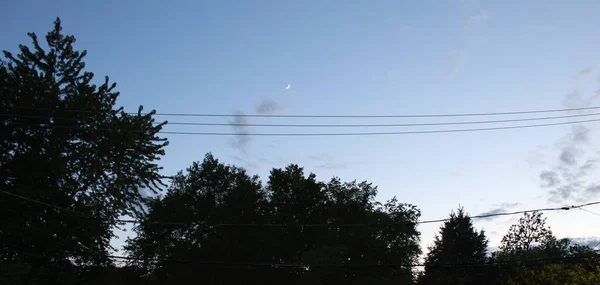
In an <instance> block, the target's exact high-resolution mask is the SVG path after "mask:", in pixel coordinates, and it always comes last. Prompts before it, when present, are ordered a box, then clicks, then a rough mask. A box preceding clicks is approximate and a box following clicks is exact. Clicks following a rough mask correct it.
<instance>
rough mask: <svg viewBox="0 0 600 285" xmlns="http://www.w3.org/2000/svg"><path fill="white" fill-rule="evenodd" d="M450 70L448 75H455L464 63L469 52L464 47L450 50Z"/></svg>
mask: <svg viewBox="0 0 600 285" xmlns="http://www.w3.org/2000/svg"><path fill="white" fill-rule="evenodd" d="M449 58H450V72H449V73H448V76H449V77H453V76H454V75H456V74H457V73H458V72H459V71H460V70H461V69H462V67H463V66H464V65H465V63H466V62H467V60H468V58H469V52H468V50H467V49H466V48H461V49H455V50H452V51H450V55H449Z"/></svg>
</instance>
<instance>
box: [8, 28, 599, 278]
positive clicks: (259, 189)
mask: <svg viewBox="0 0 600 285" xmlns="http://www.w3.org/2000/svg"><path fill="white" fill-rule="evenodd" d="M29 35H30V37H31V39H32V41H33V43H32V46H31V47H28V46H24V45H23V46H19V50H20V51H19V54H17V55H13V54H11V53H9V52H6V51H5V52H4V59H3V60H2V61H1V62H0V95H1V99H0V118H1V120H2V123H1V124H0V137H1V140H0V183H1V184H0V205H1V206H0V246H1V248H0V284H413V283H418V284H598V282H600V268H599V267H598V266H599V262H598V254H597V252H596V251H594V250H593V249H591V248H589V247H586V246H580V245H575V244H572V243H571V242H570V241H569V240H568V239H557V238H556V237H555V236H554V235H553V234H552V232H551V231H550V229H549V228H548V227H547V226H546V224H545V219H544V218H543V217H542V214H541V213H538V212H533V213H528V214H525V215H524V216H523V217H522V218H521V219H520V220H519V221H518V223H516V224H515V225H513V226H512V227H511V228H510V229H509V231H508V233H507V234H506V235H505V237H504V238H503V240H502V245H501V247H500V248H499V250H498V251H496V252H493V253H488V252H487V248H488V246H487V242H488V241H487V238H486V236H485V233H484V232H483V231H477V230H476V229H475V228H474V227H473V223H472V220H471V218H470V217H469V215H468V214H467V213H466V212H465V211H464V210H463V209H462V208H461V209H458V210H457V211H455V212H452V213H451V214H450V217H449V219H448V220H447V221H446V222H444V223H443V225H442V226H441V228H440V232H439V234H438V235H437V236H436V239H435V241H434V243H433V245H432V246H431V248H430V249H429V252H428V254H427V255H426V258H425V260H424V261H423V260H420V256H421V254H422V252H421V249H420V246H419V244H420V233H419V231H418V230H417V225H418V223H419V218H420V211H419V210H418V208H417V207H416V206H414V205H410V204H406V203H400V202H399V201H398V200H397V199H396V198H394V199H391V200H389V201H387V202H385V203H380V202H377V201H376V200H375V198H376V195H377V188H376V187H375V186H373V185H372V184H370V183H368V182H360V183H358V182H356V181H352V182H343V181H341V180H340V179H338V178H332V179H331V180H329V181H319V180H317V178H316V176H315V175H314V174H312V173H305V172H304V170H303V168H301V167H300V166H298V165H293V164H291V165H289V166H287V167H285V168H283V169H273V170H272V171H271V172H270V175H269V177H268V180H267V181H266V183H265V184H264V185H263V183H262V181H261V180H260V179H259V177H257V176H251V175H249V174H248V173H247V172H246V171H245V170H244V169H242V168H238V167H235V166H231V165H227V164H224V163H222V162H220V161H219V160H217V159H216V158H214V157H213V156H212V155H210V154H207V155H206V156H205V158H204V159H203V160H202V161H199V162H194V163H193V164H192V165H191V166H190V167H189V168H188V169H186V170H185V171H181V172H179V173H178V174H177V175H175V176H174V177H164V176H162V175H161V174H160V171H161V168H160V167H159V165H158V161H159V160H160V157H161V156H163V155H164V148H165V147H166V145H167V143H168V142H167V141H166V139H164V138H162V137H161V136H160V131H161V130H162V127H163V126H164V125H165V124H166V122H155V120H154V118H153V115H154V111H152V112H150V113H143V112H142V108H141V107H140V109H139V110H138V112H137V113H127V112H125V111H124V110H123V109H122V108H116V99H117V97H118V96H119V93H118V92H116V91H115V84H114V83H110V82H109V79H108V78H106V79H105V80H104V81H103V82H102V84H100V85H98V86H96V85H94V84H93V78H94V75H93V74H92V73H90V72H87V71H85V70H84V69H85V64H84V62H83V58H84V56H85V54H86V52H85V51H83V52H78V51H76V50H75V49H74V48H73V43H74V42H75V38H74V37H73V36H66V35H63V34H62V32H61V25H60V21H59V20H58V19H57V21H56V22H55V26H54V29H53V30H52V31H51V32H50V33H48V35H47V36H46V39H45V41H43V42H42V41H39V40H38V38H37V36H36V35H35V34H29ZM162 190H166V191H164V192H162V193H163V195H160V196H159V195H157V194H159V193H161V191H162ZM124 216H127V217H132V219H133V220H135V221H136V223H135V227H134V231H135V233H136V235H134V237H133V238H132V239H130V240H127V242H126V247H125V252H124V253H122V252H119V253H117V254H119V255H118V256H115V255H114V253H111V252H112V251H111V250H112V249H111V247H110V241H111V239H112V238H114V237H115V235H114V233H113V230H114V229H115V228H118V227H122V226H124V223H130V222H132V220H126V221H125V220H121V218H122V217H124Z"/></svg>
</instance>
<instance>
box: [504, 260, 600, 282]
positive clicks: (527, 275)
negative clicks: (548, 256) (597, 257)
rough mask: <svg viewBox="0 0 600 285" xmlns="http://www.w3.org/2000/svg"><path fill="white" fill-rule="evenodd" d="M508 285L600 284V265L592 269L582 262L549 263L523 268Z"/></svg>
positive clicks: (512, 277)
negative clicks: (537, 266) (539, 266)
mask: <svg viewBox="0 0 600 285" xmlns="http://www.w3.org/2000/svg"><path fill="white" fill-rule="evenodd" d="M507 284H508V285H513V284H514V285H517V284H518V285H537V284H548V285H564V284H573V285H595V284H600V266H596V267H594V268H592V269H590V268H586V267H585V266H584V265H581V264H548V265H545V266H543V267H541V268H531V269H529V270H523V271H521V272H519V273H518V274H515V275H514V276H511V278H510V279H509V280H508V283H507Z"/></svg>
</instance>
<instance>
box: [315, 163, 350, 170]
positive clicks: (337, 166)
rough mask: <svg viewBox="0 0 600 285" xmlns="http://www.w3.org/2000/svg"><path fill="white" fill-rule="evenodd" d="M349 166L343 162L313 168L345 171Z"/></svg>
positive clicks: (322, 164)
mask: <svg viewBox="0 0 600 285" xmlns="http://www.w3.org/2000/svg"><path fill="white" fill-rule="evenodd" d="M348 166H350V164H349V163H343V162H325V163H321V164H318V165H316V166H315V168H317V169H345V168H348Z"/></svg>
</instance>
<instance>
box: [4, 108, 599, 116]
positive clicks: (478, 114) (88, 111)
mask: <svg viewBox="0 0 600 285" xmlns="http://www.w3.org/2000/svg"><path fill="white" fill-rule="evenodd" d="M12 109H21V110H37V111H62V112H74V113H101V112H100V111H92V110H82V109H79V110H74V109H51V108H35V107H12ZM597 109H600V106H598V107H584V108H568V109H549V110H528V111H511V112H486V113H455V114H413V115H275V114H211V113H155V114H154V116H173V117H254V118H435V117H475V116H501V115H524V114H539V113H555V112H568V111H585V110H597ZM126 114H130V115H137V113H126ZM145 114H148V113H144V115H145Z"/></svg>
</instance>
